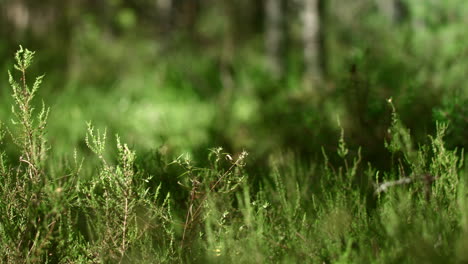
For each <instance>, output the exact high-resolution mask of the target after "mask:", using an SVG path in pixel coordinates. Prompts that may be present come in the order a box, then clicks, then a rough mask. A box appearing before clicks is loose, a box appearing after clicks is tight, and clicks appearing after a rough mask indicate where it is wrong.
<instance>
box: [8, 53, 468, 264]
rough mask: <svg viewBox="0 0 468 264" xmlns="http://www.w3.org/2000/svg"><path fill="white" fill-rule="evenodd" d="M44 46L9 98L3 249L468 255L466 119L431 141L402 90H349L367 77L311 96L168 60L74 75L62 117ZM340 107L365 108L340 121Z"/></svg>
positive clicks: (303, 257)
mask: <svg viewBox="0 0 468 264" xmlns="http://www.w3.org/2000/svg"><path fill="white" fill-rule="evenodd" d="M33 55H34V53H32V52H30V51H28V50H26V49H23V48H21V49H20V50H19V51H18V53H17V55H16V64H15V68H16V69H17V70H19V71H17V72H14V73H11V74H10V76H11V78H10V85H11V87H12V88H13V90H12V94H13V97H12V100H9V101H8V100H7V99H5V101H6V102H8V103H9V104H12V106H13V108H12V109H13V114H11V113H10V114H7V113H2V116H3V120H4V122H3V123H1V133H0V135H1V137H0V139H1V140H2V145H0V146H1V148H0V153H1V155H0V157H1V159H0V186H1V187H0V259H1V262H4V263H466V262H468V255H467V252H468V239H467V237H468V189H467V187H468V186H467V180H468V171H467V169H466V168H467V166H466V165H467V164H466V162H465V161H464V159H463V149H456V148H448V147H447V146H446V143H445V142H446V139H445V136H446V133H456V128H457V127H455V129H452V128H451V126H450V125H449V126H447V125H446V123H447V122H442V121H444V120H443V119H444V116H442V117H440V118H439V119H440V120H439V121H440V122H436V123H435V124H434V125H433V126H434V128H435V130H434V133H433V134H432V135H427V134H425V136H424V137H423V140H420V141H419V140H415V139H414V137H413V134H412V131H411V130H410V129H409V128H408V127H407V126H406V125H405V122H404V121H402V120H404V119H403V118H402V117H400V113H399V112H398V110H397V109H399V108H398V106H399V104H397V103H396V101H398V98H397V99H393V101H392V100H389V101H386V100H385V99H387V98H384V99H383V100H380V101H379V98H380V95H378V94H372V93H371V94H370V95H369V98H367V99H366V100H369V101H365V103H369V104H365V105H367V106H369V108H368V109H364V108H360V107H361V106H360V105H359V104H355V105H342V104H341V102H342V100H343V98H344V97H349V96H355V97H353V98H356V99H359V98H361V96H359V93H360V92H362V90H359V89H364V88H362V87H363V86H359V84H354V86H353V87H351V88H355V89H356V90H354V91H355V92H356V93H357V95H356V94H354V95H353V92H352V91H351V92H350V91H343V90H339V89H338V91H339V92H340V93H341V97H340V96H338V97H334V98H335V99H333V100H330V101H327V102H322V103H321V102H314V103H307V100H308V99H309V98H310V95H309V94H308V92H307V91H306V92H304V93H301V92H300V91H299V92H298V91H288V90H285V91H282V92H279V93H278V95H276V96H272V95H271V92H272V91H274V90H275V89H278V88H277V87H275V85H273V84H271V85H270V84H268V83H263V81H262V80H265V79H264V77H262V74H261V73H259V72H257V71H254V70H252V69H248V70H245V72H240V73H239V75H238V76H237V78H238V80H236V81H238V82H239V83H241V84H244V85H241V87H243V88H242V89H240V90H239V91H238V92H237V93H236V94H234V95H224V94H223V92H222V91H220V92H219V94H220V95H219V98H214V99H213V98H204V96H203V94H204V93H203V91H197V90H196V89H195V88H194V87H191V86H190V85H191V84H190V82H184V80H185V79H184V78H183V77H174V78H172V77H170V76H171V75H169V77H167V75H164V76H166V78H163V77H162V75H161V76H159V75H157V74H140V75H129V76H130V77H129V76H125V77H123V80H122V81H121V82H119V84H118V85H116V86H115V87H114V89H115V90H114V91H113V92H108V91H107V92H106V91H100V90H97V89H93V88H92V87H88V88H86V87H84V88H81V89H78V88H73V89H71V88H70V89H65V92H63V93H62V94H60V95H58V96H55V97H54V98H50V100H53V101H49V99H48V98H45V99H44V100H45V104H44V105H49V104H51V105H52V108H51V109H50V111H51V112H50V115H49V117H48V113H49V108H48V107H47V106H42V105H41V103H40V100H37V98H35V97H36V95H37V94H36V92H38V91H39V90H38V88H39V86H40V81H41V80H42V79H41V77H40V78H39V79H37V80H38V81H36V83H35V84H34V85H33V88H30V86H29V85H28V83H29V81H30V80H31V79H32V77H29V75H27V70H28V67H29V66H30V64H31V62H32V59H33ZM247 66H249V67H253V68H255V66H252V65H247ZM157 72H162V70H159V71H157ZM25 76H27V78H26V82H24V83H23V80H25V79H24V78H25ZM131 76H133V77H131ZM171 78H172V79H171ZM251 82H253V83H256V82H257V83H258V85H260V84H259V83H263V84H262V85H264V87H263V90H261V91H260V92H259V94H254V93H252V92H251V90H249V89H248V86H249V84H250V85H252V83H251ZM288 82H289V81H288ZM148 83H149V84H151V85H150V86H151V87H150V88H148ZM293 83H294V82H293ZM169 85H172V86H174V87H175V86H177V87H179V88H181V89H182V88H184V87H185V88H184V89H182V91H181V90H175V89H173V87H167V86H169ZM255 85H257V84H255ZM153 86H154V87H153ZM246 87H247V88H246ZM347 92H349V94H347ZM364 92H366V91H364ZM39 93H40V91H39ZM180 96H182V97H183V99H182V100H183V101H182V100H181V99H180ZM265 96H267V97H265ZM268 96H271V98H268ZM226 97H227V98H228V99H225V101H223V100H224V99H222V98H226ZM220 98H221V99H220ZM361 99H362V98H361ZM2 100H3V99H2ZM319 101H320V100H319ZM371 101H372V102H374V101H375V102H374V104H370V102H371ZM340 105H341V108H340V107H338V106H340ZM395 105H397V106H395ZM117 106H118V107H117ZM334 106H336V107H334ZM403 106H404V104H403ZM34 108H36V109H34ZM423 108H424V107H423ZM41 109H42V110H41ZM330 109H335V110H333V111H332V110H330ZM336 109H338V110H336ZM406 109H408V108H406ZM441 109H443V108H441ZM449 110H450V109H449ZM449 110H447V111H449ZM440 111H442V110H440ZM415 113H418V111H415ZM450 113H453V111H452V112H450ZM340 114H341V115H345V117H346V114H352V115H359V116H354V117H353V116H351V117H349V119H346V118H345V120H344V121H343V124H342V125H341V124H340V122H336V121H335V120H336V116H337V115H340ZM404 114H405V115H406V116H407V117H408V116H409V117H410V118H409V119H410V120H412V119H416V118H414V117H411V115H408V114H407V112H405V113H404ZM384 116H385V117H384ZM7 117H8V119H12V121H13V122H7V120H8V119H7ZM353 118H355V119H353ZM378 118H380V119H383V121H380V122H381V123H375V122H374V123H373V124H377V127H375V128H371V129H368V130H367V131H366V130H364V128H363V127H362V126H364V123H365V122H364V121H363V122H364V123H363V124H358V125H352V123H353V122H352V120H361V121H362V120H367V121H369V120H371V121H372V120H376V119H378ZM91 120H92V121H91ZM323 120H325V121H323ZM330 120H331V121H330ZM349 120H351V121H349ZM386 120H388V122H385V121H386ZM369 122H370V121H369ZM279 124H281V125H279ZM384 125H386V127H385V128H384V129H383V128H382V127H383V126H384ZM360 126H361V127H360ZM381 130H383V131H384V132H382V131H381ZM340 131H341V133H340ZM348 131H351V133H354V134H352V135H348ZM356 131H357V132H360V133H361V134H362V133H364V131H365V132H367V133H369V137H371V138H373V137H376V138H377V140H370V141H371V143H368V141H366V140H361V141H360V140H356V139H355V136H356V134H355V133H356ZM462 133H463V131H462ZM117 134H121V135H122V136H118V135H117ZM361 136H362V135H361ZM303 138H309V139H310V140H309V141H308V140H305V139H303ZM124 142H131V144H126V143H124ZM304 142H309V143H308V144H309V145H303V146H300V147H299V148H297V149H293V148H288V147H287V146H288V145H289V146H298V145H301V143H304ZM360 142H361V143H362V142H363V143H368V144H367V146H366V144H362V145H364V146H362V148H361V147H360V145H361V144H359V143H360ZM375 142H380V144H379V146H376V145H375ZM458 142H460V141H458ZM213 143H222V144H223V143H224V144H226V146H223V147H225V149H226V150H224V149H223V148H211V147H213V146H209V145H210V144H213ZM243 146H247V150H248V152H245V151H242V147H243ZM158 147H159V148H158ZM309 149H312V150H313V151H309ZM369 149H371V150H369ZM376 150H379V151H380V152H376ZM382 150H383V151H382ZM185 153H186V154H185ZM375 153H380V154H381V155H382V156H381V157H372V155H373V154H374V155H375ZM372 161H376V162H377V163H378V164H373V163H372Z"/></svg>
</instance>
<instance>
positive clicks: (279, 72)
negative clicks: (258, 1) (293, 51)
mask: <svg viewBox="0 0 468 264" xmlns="http://www.w3.org/2000/svg"><path fill="white" fill-rule="evenodd" d="M284 12H285V2H284V0H265V29H266V32H265V34H266V36H265V48H266V51H267V67H268V69H269V71H270V72H271V73H272V74H273V76H274V77H275V78H277V79H281V78H282V77H283V75H284V65H283V64H284V56H283V55H284V42H285V32H284V31H285V26H284V23H285V14H284Z"/></svg>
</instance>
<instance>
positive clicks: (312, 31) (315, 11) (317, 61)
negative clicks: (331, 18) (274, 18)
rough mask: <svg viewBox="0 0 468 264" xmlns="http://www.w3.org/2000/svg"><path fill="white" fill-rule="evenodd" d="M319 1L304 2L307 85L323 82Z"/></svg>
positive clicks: (308, 0) (309, 0)
mask: <svg viewBox="0 0 468 264" xmlns="http://www.w3.org/2000/svg"><path fill="white" fill-rule="evenodd" d="M319 1H324V0H303V8H302V19H303V32H302V36H303V43H304V66H305V80H306V82H307V83H310V82H313V83H317V82H320V81H322V75H323V71H322V69H321V57H320V56H323V55H324V54H321V50H322V48H321V44H322V40H321V34H320V27H321V17H320V15H321V14H320V8H319Z"/></svg>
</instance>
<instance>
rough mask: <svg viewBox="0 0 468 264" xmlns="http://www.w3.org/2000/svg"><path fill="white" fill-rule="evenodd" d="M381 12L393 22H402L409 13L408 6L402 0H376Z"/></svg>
mask: <svg viewBox="0 0 468 264" xmlns="http://www.w3.org/2000/svg"><path fill="white" fill-rule="evenodd" d="M376 1H377V2H376V3H377V8H378V9H379V10H380V13H381V14H383V16H384V17H385V18H386V19H387V20H388V21H390V22H391V23H393V24H397V23H400V22H401V21H402V20H403V19H404V18H405V17H406V14H407V7H406V5H405V3H404V2H403V1H402V0H376Z"/></svg>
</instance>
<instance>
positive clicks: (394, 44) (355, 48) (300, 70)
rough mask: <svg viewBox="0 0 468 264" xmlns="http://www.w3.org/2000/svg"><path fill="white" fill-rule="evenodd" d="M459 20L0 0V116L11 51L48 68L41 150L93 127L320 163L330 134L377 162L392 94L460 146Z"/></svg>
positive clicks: (332, 143)
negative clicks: (443, 126)
mask: <svg viewBox="0 0 468 264" xmlns="http://www.w3.org/2000/svg"><path fill="white" fill-rule="evenodd" d="M467 14H468V2H466V1H464V0H446V1H436V0H427V1H419V0H355V1H339V0H257V1H251V0H229V1H218V0H101V1H89V0H73V1H63V0H43V1H36V0H1V1H0V72H1V73H2V76H3V77H2V78H0V88H1V89H0V100H1V103H2V107H1V109H0V116H1V118H2V120H8V118H9V117H10V116H11V109H10V104H11V101H12V99H11V96H10V88H9V87H8V82H7V74H6V72H7V69H10V68H11V67H12V66H11V65H13V60H12V58H13V56H12V55H13V54H14V52H15V51H16V50H17V49H18V46H19V45H20V44H21V45H23V46H24V47H26V48H29V49H31V50H35V51H37V53H38V56H37V57H36V63H35V66H34V69H33V71H34V73H37V74H42V73H45V74H46V79H45V83H44V85H43V88H42V90H41V92H40V93H41V97H42V98H43V99H44V101H45V102H46V104H48V105H50V106H51V107H52V109H51V110H52V114H51V115H52V116H51V118H50V122H49V130H48V131H49V132H48V134H49V140H50V143H51V145H52V147H53V148H54V149H55V152H54V153H55V154H54V155H57V154H58V155H62V154H65V153H69V152H70V151H71V150H72V148H73V147H74V146H78V150H79V151H82V152H84V153H87V152H86V151H88V152H89V150H87V148H86V146H85V143H84V135H85V131H86V122H87V121H90V120H93V123H94V124H95V125H96V126H98V127H107V129H108V131H109V132H110V133H109V134H111V135H112V134H115V133H117V132H118V133H119V134H120V135H121V136H122V137H123V138H124V141H126V142H130V143H131V144H132V145H133V147H134V148H135V149H137V150H138V153H140V155H141V156H147V155H150V153H152V152H154V151H157V152H158V153H163V154H168V155H170V156H172V155H178V154H180V153H183V152H188V153H191V154H192V155H193V156H194V157H197V156H198V155H199V154H202V153H206V152H207V149H208V148H210V147H214V146H223V147H224V148H225V149H227V150H228V151H231V152H239V151H240V150H242V149H247V150H249V152H250V153H251V157H252V162H250V164H252V166H257V165H261V164H264V163H265V162H267V160H268V157H269V156H270V155H272V154H274V153H276V152H291V153H294V155H296V156H297V157H299V158H300V159H302V160H310V159H315V158H320V157H322V149H321V148H323V150H324V151H326V152H328V151H334V150H335V149H336V146H337V144H338V138H339V136H340V126H341V127H343V129H344V131H345V132H344V135H345V138H346V141H347V142H348V144H349V145H350V147H351V149H354V150H356V151H357V149H358V147H362V152H363V157H364V159H365V160H366V161H371V162H373V164H374V165H375V166H377V167H381V168H386V167H388V166H390V165H389V163H388V159H389V155H390V154H388V152H387V151H386V150H385V149H384V141H385V140H387V139H388V132H387V128H388V127H389V125H390V119H391V115H390V113H391V109H390V108H389V106H388V103H387V99H389V98H392V100H393V102H394V104H395V106H396V109H397V111H398V112H399V114H400V116H401V118H402V120H403V122H404V123H405V124H406V125H407V126H408V127H409V128H410V129H411V133H412V136H413V137H414V138H415V140H416V141H417V142H424V141H427V140H428V138H427V136H426V135H427V134H428V133H432V132H433V131H434V129H435V122H434V121H439V122H446V123H449V130H448V135H447V137H446V140H447V144H448V145H449V146H450V147H451V148H453V147H457V146H458V147H465V148H466V147H467V145H468V137H466V131H467V129H468V87H467V86H468V82H467V81H466V74H467V71H468V59H467V58H468V37H467V36H468V35H467V34H466V25H467V24H468V16H467ZM31 76H33V74H32V75H31ZM7 148H8V147H7ZM9 151H11V152H14V151H15V150H14V149H11V150H9ZM10 154H12V155H13V154H14V153H10ZM204 156H205V155H204V154H203V157H204Z"/></svg>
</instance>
